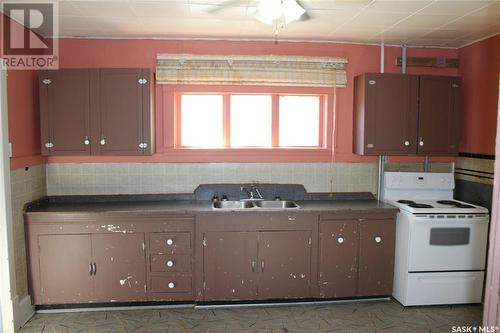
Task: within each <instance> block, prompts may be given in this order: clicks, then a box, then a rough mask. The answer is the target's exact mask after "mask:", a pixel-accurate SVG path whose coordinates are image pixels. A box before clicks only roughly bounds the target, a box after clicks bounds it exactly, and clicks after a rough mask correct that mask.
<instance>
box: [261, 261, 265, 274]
mask: <svg viewBox="0 0 500 333" xmlns="http://www.w3.org/2000/svg"><path fill="white" fill-rule="evenodd" d="M264 268H265V264H264V260H262V262H261V263H260V270H261V271H262V273H264Z"/></svg>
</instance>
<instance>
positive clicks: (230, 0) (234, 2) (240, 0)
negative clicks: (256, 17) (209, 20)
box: [206, 0, 247, 14]
mask: <svg viewBox="0 0 500 333" xmlns="http://www.w3.org/2000/svg"><path fill="white" fill-rule="evenodd" d="M246 3H247V1H245V0H226V1H224V2H221V3H219V4H216V5H212V6H211V7H210V8H208V9H207V10H206V12H207V13H209V14H217V13H218V12H221V11H223V10H226V9H227V8H229V7H235V6H240V5H246Z"/></svg>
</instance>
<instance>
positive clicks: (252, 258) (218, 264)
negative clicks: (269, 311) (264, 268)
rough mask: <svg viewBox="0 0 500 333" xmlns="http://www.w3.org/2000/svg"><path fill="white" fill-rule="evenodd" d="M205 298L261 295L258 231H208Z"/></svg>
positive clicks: (238, 297) (215, 298) (204, 255)
mask: <svg viewBox="0 0 500 333" xmlns="http://www.w3.org/2000/svg"><path fill="white" fill-rule="evenodd" d="M204 237H205V243H206V246H205V247H204V249H203V250H204V253H203V259H204V273H205V276H204V278H205V283H206V289H205V300H238V299H255V298H256V297H257V276H258V270H257V233H256V232H229V231H224V232H207V233H205V234H204Z"/></svg>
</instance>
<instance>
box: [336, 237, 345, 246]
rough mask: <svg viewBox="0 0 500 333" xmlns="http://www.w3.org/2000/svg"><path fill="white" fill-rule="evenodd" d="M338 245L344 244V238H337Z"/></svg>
mask: <svg viewBox="0 0 500 333" xmlns="http://www.w3.org/2000/svg"><path fill="white" fill-rule="evenodd" d="M337 243H339V244H342V243H344V237H342V236H340V237H339V238H337Z"/></svg>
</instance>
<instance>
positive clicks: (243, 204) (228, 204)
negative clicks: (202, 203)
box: [212, 201, 254, 209]
mask: <svg viewBox="0 0 500 333" xmlns="http://www.w3.org/2000/svg"><path fill="white" fill-rule="evenodd" d="M212 207H213V208H215V209H249V208H253V207H254V204H253V202H251V201H216V202H212Z"/></svg>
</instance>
